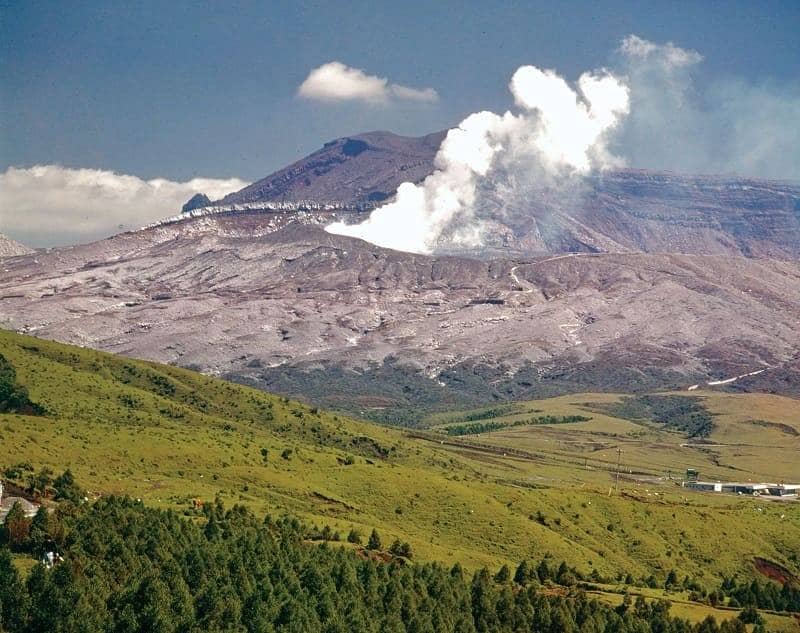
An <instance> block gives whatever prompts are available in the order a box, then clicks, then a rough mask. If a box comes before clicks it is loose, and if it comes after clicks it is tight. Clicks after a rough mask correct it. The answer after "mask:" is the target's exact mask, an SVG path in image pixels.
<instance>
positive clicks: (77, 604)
mask: <svg viewBox="0 0 800 633" xmlns="http://www.w3.org/2000/svg"><path fill="white" fill-rule="evenodd" d="M52 514H53V516H52V517H49V518H48V519H47V521H44V519H41V521H44V525H38V526H37V529H43V530H44V531H45V533H46V536H45V537H44V539H45V540H46V542H47V543H48V546H50V547H55V548H57V549H58V551H59V553H60V554H61V555H62V556H63V562H61V563H59V564H56V565H55V566H54V567H53V568H52V569H48V568H47V567H46V566H45V565H43V564H37V565H36V566H35V567H34V568H33V570H32V571H31V572H30V574H29V575H28V577H27V578H26V579H23V578H22V576H21V575H20V574H19V573H18V572H17V570H16V568H15V566H14V564H13V561H12V558H11V553H10V549H9V547H8V545H7V544H4V545H2V546H0V630H2V631H19V632H22V633H28V632H40V631H48V632H53V633H59V632H72V631H86V632H95V631H97V632H100V631H103V632H109V633H110V632H114V633H133V632H142V633H144V632H145V631H146V632H148V633H151V632H152V633H173V632H175V633H177V632H184V631H185V632H195V631H197V632H199V631H242V632H253V633H255V632H259V633H277V632H286V633H294V632H296V633H301V632H302V633H314V632H323V633H345V632H348V633H349V632H360V631H364V632H374V633H378V632H388V633H412V632H413V633H449V632H452V633H489V632H498V633H515V632H522V631H537V632H541V633H577V632H579V631H580V632H581V633H606V632H608V633H612V632H614V633H627V632H636V633H646V632H649V631H657V632H659V633H742V632H744V631H745V625H744V622H742V621H741V620H738V619H733V620H729V621H726V622H723V623H722V624H718V623H717V622H716V621H715V620H714V619H713V618H708V619H706V620H705V621H703V622H701V623H698V624H691V623H689V622H688V621H686V620H683V619H679V618H675V617H672V616H670V614H669V603H668V602H665V601H645V600H644V599H643V598H641V597H639V598H637V600H636V601H633V600H631V599H630V597H627V598H626V600H625V601H624V602H623V603H622V604H621V605H620V606H618V607H616V608H615V607H611V606H609V605H607V604H605V603H602V602H600V601H598V600H596V599H593V598H591V597H589V596H588V595H587V594H586V593H585V592H583V591H582V590H580V589H579V588H577V587H571V588H568V587H559V586H556V585H552V584H550V583H549V582H547V584H545V585H543V584H541V581H542V580H544V581H545V582H546V581H547V579H548V578H553V577H556V578H557V577H559V576H562V577H565V576H566V575H567V574H569V571H570V570H569V568H567V567H566V566H565V565H562V566H560V567H558V568H555V566H554V565H549V564H547V563H544V564H542V563H540V564H539V566H538V567H537V568H532V566H529V565H528V563H521V564H520V565H519V566H518V567H517V569H516V571H515V572H514V573H512V572H511V570H510V569H509V568H508V567H502V568H501V569H500V570H499V571H497V572H496V573H494V574H492V573H490V572H489V570H487V569H481V570H478V571H477V572H475V573H474V574H472V575H469V574H467V573H466V572H465V571H464V570H463V569H462V568H461V566H460V565H458V564H456V565H453V566H452V567H449V568H448V567H446V566H444V565H441V564H439V563H424V564H422V563H411V562H409V561H408V560H407V559H404V558H391V557H390V560H391V562H386V560H387V559H386V558H381V557H378V556H373V555H370V553H369V552H368V551H366V550H364V549H361V548H353V547H348V546H345V545H340V544H335V545H332V544H330V543H329V542H327V541H326V542H323V543H322V544H313V545H312V544H309V543H308V542H307V541H306V540H305V537H306V536H307V534H308V528H306V527H305V526H303V525H302V524H301V523H300V522H299V521H298V520H297V519H293V518H289V517H280V518H273V517H271V516H267V517H265V518H264V519H258V518H257V517H256V516H254V515H253V514H252V513H251V512H250V511H248V510H247V509H246V508H244V507H242V506H234V507H232V508H230V509H227V510H226V509H225V508H224V507H223V506H222V504H221V503H219V502H216V503H213V504H208V505H207V506H205V507H204V509H203V515H204V516H203V517H202V519H200V518H199V517H195V518H190V519H187V518H184V517H181V516H180V515H178V514H177V513H176V512H174V511H162V510H157V509H153V508H147V507H145V506H144V505H143V504H142V503H141V502H138V501H134V500H132V499H129V498H122V497H108V498H103V499H100V500H98V501H97V502H95V503H94V504H87V503H84V504H79V505H76V504H71V503H69V502H65V503H62V504H59V506H58V507H57V509H56V511H55V512H54V513H52ZM37 516H38V515H37ZM50 520H52V521H53V524H52V525H51V524H50ZM54 526H56V527H57V528H58V530H57V532H58V533H57V534H50V533H49V530H51V529H52V528H53V527H54ZM48 539H49V540H48ZM348 540H350V539H348ZM353 540H355V539H353ZM369 540H370V542H369V544H368V546H370V547H374V548H379V547H380V546H381V543H380V538H379V537H378V535H377V532H375V531H373V534H371V535H370V539H369ZM40 541H41V539H39V541H37V543H39V546H40V547H41V543H40ZM28 547H33V543H30V544H29V545H28ZM757 626H758V627H760V626H761V625H757Z"/></svg>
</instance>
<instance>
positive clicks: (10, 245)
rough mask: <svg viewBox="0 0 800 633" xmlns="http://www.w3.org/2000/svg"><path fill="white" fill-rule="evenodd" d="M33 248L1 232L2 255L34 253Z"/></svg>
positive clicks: (0, 253)
mask: <svg viewBox="0 0 800 633" xmlns="http://www.w3.org/2000/svg"><path fill="white" fill-rule="evenodd" d="M32 252H33V249H32V248H28V247H27V246H25V245H24V244H20V243H19V242H17V241H16V240H12V239H11V238H10V237H7V236H5V235H3V234H2V233H0V257H14V256H15V255H27V254H28V253H32Z"/></svg>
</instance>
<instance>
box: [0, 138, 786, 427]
mask: <svg viewBox="0 0 800 633" xmlns="http://www.w3.org/2000/svg"><path fill="white" fill-rule="evenodd" d="M441 138H442V133H437V134H432V135H428V136H425V137H421V138H405V137H400V136H396V135H393V134H389V133H386V132H373V133H368V134H362V135H356V136H351V137H346V138H341V139H337V140H335V141H331V142H330V143H326V144H325V145H324V146H323V147H322V148H321V149H320V150H319V151H317V152H315V153H313V154H311V155H310V156H308V157H307V158H305V159H302V160H300V161H298V162H296V163H294V164H293V165H290V166H289V167H287V168H285V169H282V170H280V171H278V172H276V173H275V174H272V175H271V176H268V177H267V178H265V179H263V180H260V181H258V182H256V183H254V184H252V185H250V186H248V187H246V188H245V189H243V190H241V191H239V192H237V193H234V194H231V195H229V196H227V197H225V198H223V199H221V200H217V201H214V202H211V203H210V204H206V205H205V206H201V207H198V208H190V209H187V212H186V213H181V214H178V215H176V216H175V217H173V218H168V219H166V220H165V221H163V222H160V223H157V224H155V225H152V226H149V227H146V228H143V229H141V230H138V231H132V232H127V233H122V234H120V235H117V236H114V237H111V238H109V239H105V240H101V241H99V242H94V243H92V244H85V245H78V246H71V247H66V248H58V249H50V250H48V251H40V252H37V253H35V254H27V255H22V256H16V257H13V258H3V259H2V260H0V325H2V326H3V327H8V328H11V329H15V330H19V331H23V332H28V333H33V334H35V335H37V336H42V337H45V338H52V339H57V340H60V341H65V342H70V343H78V344H81V345H85V346H89V347H94V348H99V349H103V350H107V351H112V352H117V353H122V354H126V355H129V356H133V357H137V358H145V359H152V360H158V361H166V362H169V363H174V364H178V365H182V366H187V367H192V368H195V369H199V370H202V371H205V372H208V373H212V374H215V375H221V376H225V377H228V378H231V379H233V380H237V381H240V382H245V383H247V384H251V385H254V386H257V387H260V388H263V389H268V390H271V391H277V392H280V393H284V394H287V395H291V396H296V397H301V398H304V399H306V400H308V401H312V402H314V403H317V404H321V405H325V406H328V407H333V408H338V409H342V410H348V411H351V412H355V413H358V414H361V415H366V416H371V417H374V418H378V419H384V420H389V421H393V422H403V423H413V414H412V413H411V411H412V409H414V410H423V409H426V408H429V409H436V408H443V407H452V406H465V405H477V404H482V403H487V402H494V401H498V400H506V399H523V398H525V399H527V398H536V397H541V396H549V395H555V394H560V393H569V392H578V391H619V392H637V391H652V390H658V389H682V390H686V389H691V388H695V387H697V386H703V387H705V388H714V389H729V390H732V389H733V390H756V391H773V392H779V393H785V394H790V395H800V188H799V187H798V186H797V185H795V184H792V183H784V182H770V181H760V180H754V179H746V178H735V177H727V176H725V177H722V176H686V175H679V174H672V173H657V172H649V171H642V170H631V169H628V170H617V171H611V172H604V173H602V174H599V175H595V176H592V177H589V178H587V179H586V180H585V182H584V187H583V188H582V190H581V191H580V195H578V196H575V197H574V198H572V199H571V200H570V203H569V204H564V203H563V201H561V200H559V199H555V198H552V199H550V198H548V197H547V196H546V195H544V196H542V197H539V198H535V199H531V200H530V201H529V204H528V206H527V208H526V209H523V211H524V212H523V213H516V214H515V215H514V216H513V218H514V219H513V220H509V219H508V217H507V216H504V215H503V214H502V213H495V212H494V211H493V212H492V213H493V215H492V214H490V217H491V220H492V222H493V223H494V224H493V226H494V229H495V230H493V231H492V236H491V240H490V241H489V242H488V243H487V245H486V247H485V248H483V249H481V250H480V251H463V252H449V253H448V252H442V253H436V254H434V255H415V254H410V253H403V252H399V251H393V250H389V249H384V248H380V247H378V246H374V245H372V244H369V243H367V242H364V241H361V240H358V239H353V238H348V237H343V236H338V235H331V234H328V233H326V232H325V231H324V230H323V227H324V226H326V225H327V224H328V223H330V222H332V221H335V220H343V221H345V222H358V221H361V220H363V219H364V218H365V217H366V214H368V213H369V212H370V211H371V210H372V209H374V208H376V207H377V206H379V205H380V204H382V203H383V202H385V201H386V200H390V199H391V198H392V197H393V196H394V193H395V191H396V189H397V187H398V186H399V184H400V183H402V182H406V181H410V182H420V181H421V180H423V179H424V178H425V177H426V176H427V175H428V174H430V173H431V172H432V171H433V169H434V162H433V161H434V156H435V154H436V150H437V147H438V145H439V142H440V141H441Z"/></svg>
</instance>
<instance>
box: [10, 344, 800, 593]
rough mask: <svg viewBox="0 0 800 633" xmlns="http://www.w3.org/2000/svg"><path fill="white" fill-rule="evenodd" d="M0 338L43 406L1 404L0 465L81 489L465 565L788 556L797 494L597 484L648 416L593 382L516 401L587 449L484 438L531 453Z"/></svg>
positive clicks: (660, 568)
mask: <svg viewBox="0 0 800 633" xmlns="http://www.w3.org/2000/svg"><path fill="white" fill-rule="evenodd" d="M0 353H2V354H3V355H4V356H5V357H6V359H7V360H9V361H10V362H11V363H12V365H13V366H14V368H15V369H16V372H17V379H18V382H19V383H20V384H22V385H24V386H26V387H27V388H28V390H29V392H30V397H31V399H32V400H33V401H34V402H37V403H39V404H41V405H43V406H45V407H46V408H47V410H48V411H49V414H48V415H46V416H39V417H34V416H22V415H17V414H0V467H3V468H5V467H7V466H10V465H14V464H16V463H18V462H23V461H29V462H31V463H32V464H33V466H34V467H35V468H37V469H38V468H40V467H41V466H44V465H47V466H50V467H52V468H53V469H54V470H56V471H59V472H60V471H61V470H63V469H64V468H67V467H69V468H71V469H72V470H73V472H74V473H75V475H76V478H77V480H78V481H79V482H80V483H82V484H83V485H84V486H86V487H87V488H88V489H89V490H90V491H91V492H92V494H94V495H103V494H111V493H126V494H130V495H132V496H135V497H141V498H142V499H144V500H145V501H146V502H147V503H150V504H154V505H158V506H163V507H173V508H178V509H183V508H187V509H188V508H189V507H190V506H191V503H192V500H193V499H201V500H205V501H209V500H212V499H214V497H215V496H220V497H221V498H222V499H223V501H225V503H226V504H231V503H234V502H241V503H245V504H247V505H249V506H250V507H252V508H253V509H254V510H255V511H257V512H271V513H273V514H278V513H283V512H288V513H291V514H294V515H297V516H299V517H300V518H302V519H304V520H305V521H306V522H308V523H312V524H313V523H316V524H318V525H320V526H323V525H325V524H328V525H330V526H331V527H332V528H333V529H335V530H339V531H341V532H342V534H343V535H345V534H346V533H347V532H348V531H349V530H350V529H351V528H352V527H355V528H356V529H358V530H360V531H361V532H362V533H363V534H367V533H368V532H369V531H370V530H371V529H372V528H373V527H374V528H377V530H378V531H379V533H380V534H381V536H382V537H383V540H384V542H385V543H389V542H391V540H393V539H394V538H399V539H400V540H401V541H408V542H410V543H411V546H412V549H413V552H414V557H415V558H417V559H436V560H441V561H445V562H448V563H451V562H455V561H460V562H461V563H462V564H465V565H467V566H469V567H475V566H478V565H489V566H492V567H495V568H496V567H498V566H499V565H500V564H502V563H505V562H508V563H516V562H517V561H519V560H521V559H523V558H530V559H534V560H537V559H539V558H541V557H542V556H544V555H545V554H546V553H550V554H552V556H553V557H554V558H555V559H556V560H562V559H563V560H566V561H567V562H568V563H570V564H571V565H574V566H575V567H577V568H578V569H580V570H581V571H583V572H585V573H589V572H591V570H592V569H597V570H598V571H599V572H600V573H601V574H603V575H606V576H608V577H614V576H616V575H618V574H625V573H631V574H632V575H633V576H635V577H644V576H647V575H650V574H654V575H655V576H656V577H657V578H663V577H664V576H665V575H666V573H667V572H668V571H669V570H670V569H673V568H674V569H676V570H677V571H678V572H679V573H680V574H681V576H682V575H684V574H688V575H690V576H694V577H696V578H697V579H698V580H699V581H700V582H702V583H707V584H708V586H709V587H711V586H715V585H716V584H717V583H718V581H719V579H720V578H721V577H722V575H724V574H728V575H731V574H733V573H739V574H740V575H741V574H745V575H747V574H751V573H753V572H752V566H751V564H750V561H751V559H752V557H753V556H762V557H764V558H768V559H771V560H774V561H776V562H779V563H781V564H783V565H785V566H787V567H788V568H789V569H791V570H793V571H794V572H795V573H797V572H799V571H800V569H798V565H797V563H796V561H795V560H794V559H791V558H790V557H789V555H790V554H791V553H792V552H798V551H800V504H797V503H792V504H770V503H758V504H756V503H754V500H752V499H737V498H732V497H713V496H708V495H699V494H687V493H686V492H685V491H684V490H682V489H681V488H679V487H677V486H676V485H675V484H674V483H664V484H662V485H660V486H648V487H646V486H642V485H641V484H640V483H636V482H633V481H627V480H624V481H622V482H621V484H620V487H619V488H620V489H619V491H618V492H614V491H610V487H611V486H612V485H613V481H614V477H613V473H611V472H609V470H607V469H606V470H604V469H603V468H601V467H600V466H601V465H602V464H606V466H607V465H608V464H613V463H614V460H616V457H617V455H616V451H615V450H614V445H615V442H617V441H618V440H619V439H624V438H627V439H628V440H631V441H634V440H638V439H641V437H644V436H637V434H639V433H640V432H643V433H645V434H647V433H651V432H653V433H655V432H657V431H652V430H650V429H648V428H646V425H645V426H642V425H641V424H635V423H631V422H630V421H627V420H621V419H615V418H612V417H609V416H605V415H603V414H596V413H588V414H587V413H586V410H587V407H585V406H583V404H582V403H586V402H590V401H594V402H596V401H598V400H597V398H601V396H596V395H594V394H588V395H586V394H584V395H582V396H580V397H578V398H573V399H572V401H570V400H568V399H555V400H553V401H544V402H542V403H529V404H528V405H525V406H530V407H531V408H537V409H541V410H544V411H545V412H546V413H552V414H553V415H556V414H557V415H569V414H586V415H590V416H592V420H591V421H590V422H581V423H578V426H577V427H576V429H584V431H583V432H588V433H591V434H600V435H599V436H598V437H600V438H601V439H602V441H603V442H605V443H604V444H603V446H604V448H603V449H602V450H601V451H600V453H601V454H604V455H605V457H603V458H602V459H603V461H596V462H592V461H591V460H589V459H588V457H587V456H588V452H587V451H588V449H586V450H584V449H583V448H575V446H572V447H571V445H570V444H569V442H566V443H563V445H561V444H557V443H558V442H559V441H562V440H560V439H559V438H558V437H557V436H555V435H552V434H553V433H565V432H568V429H567V427H569V426H570V425H563V424H562V425H554V426H553V427H552V428H549V427H548V428H544V427H541V428H540V427H538V426H537V427H514V428H512V429H507V430H505V431H502V432H500V433H497V434H492V435H493V436H495V437H494V439H492V440H491V441H493V442H496V443H498V445H502V443H503V442H507V443H509V446H511V445H513V446H514V447H518V448H519V447H523V448H525V447H526V446H527V444H530V449H531V451H530V452H531V456H529V457H524V456H523V457H520V456H512V455H511V454H507V455H505V456H504V455H503V450H502V448H501V449H499V450H497V451H496V452H491V451H484V450H479V449H476V448H475V447H472V448H470V447H467V446H459V445H457V446H449V445H445V444H440V443H439V442H436V441H430V440H424V439H413V438H410V437H408V436H407V435H405V434H404V432H403V431H401V430H395V429H390V428H386V427H381V426H376V425H372V424H366V423H362V422H358V421H355V420H352V419H347V418H344V417H342V416H336V415H333V414H329V413H326V412H322V411H316V410H314V409H311V408H309V407H307V406H304V405H300V404H298V403H295V402H289V401H286V400H283V399H281V398H279V397H277V396H272V395H268V394H265V393H262V392H259V391H256V390H253V389H249V388H246V387H242V386H239V385H235V384H231V383H227V382H224V381H221V380H217V379H213V378H209V377H206V376H203V375H200V374H197V373H194V372H191V371H187V370H183V369H179V368H175V367H169V366H163V365H156V364H152V363H146V362H140V361H133V360H130V359H126V358H120V357H115V356H112V355H109V354H104V353H100V352H96V351H91V350H86V349H82V348H76V347H70V346H66V345H61V344H57V343H53V342H49V341H43V340H38V339H34V338H30V337H26V336H21V335H17V334H13V333H8V332H0ZM604 397H608V396H604ZM720 398H722V396H720ZM719 406H720V407H721V406H722V404H720V405H719ZM740 408H741V407H737V406H733V407H732V409H733V410H740ZM730 415H734V414H733V413H731V414H730ZM598 424H599V425H601V426H600V427H598V426H597V425H598ZM592 425H595V426H592ZM587 429H588V431H587ZM573 432H578V430H575V431H573ZM548 433H549V434H551V435H547V434H548ZM541 434H543V435H541ZM673 436H674V437H673ZM481 438H482V439H485V438H484V436H481ZM567 439H570V440H571V439H574V438H567ZM584 439H586V438H584ZM589 439H591V441H599V440H597V438H595V437H592V438H589ZM662 439H663V438H662ZM679 440H680V438H679V436H677V435H676V434H669V437H668V440H664V441H662V442H655V441H654V442H652V443H651V445H650V446H647V447H643V448H642V449H641V451H642V452H641V455H640V456H639V457H637V460H641V461H642V463H643V464H644V466H646V465H647V464H648V463H649V464H651V466H652V467H651V468H650V470H652V471H656V472H661V471H662V470H663V469H664V467H665V466H667V465H669V466H670V467H672V468H673V469H678V467H679V465H682V467H685V466H686V464H685V463H684V462H685V460H683V461H682V460H681V459H679V458H678V457H676V454H675V452H674V451H675V450H677V449H675V446H676V445H678V444H680V441H679ZM660 444H664V445H665V447H666V448H665V449H664V453H663V455H662V454H661V453H660V452H659V450H658V446H659V445H660ZM544 445H550V446H551V447H552V446H554V445H555V446H556V448H555V449H553V450H549V452H545V451H544V449H542V450H540V449H541V447H542V446H544ZM674 445H675V446H674ZM624 450H625V451H627V450H628V449H627V448H626V449H624ZM631 450H632V449H631ZM690 450H694V449H690ZM650 451H654V452H653V453H652V455H650V456H649V457H648V455H649V452H650ZM264 452H266V457H265V456H264ZM595 452H596V451H595ZM539 453H541V458H540V457H537V454H539ZM561 454H563V456H559V455H561ZM595 457H597V456H595ZM767 457H768V455H765V456H764V459H767ZM599 459H600V458H599V457H597V460H599ZM626 459H627V458H626V456H625V453H623V462H624V463H625V464H627V461H626ZM645 462H647V463H645ZM662 462H663V463H662ZM593 463H594V465H595V467H593V466H592V464H593ZM637 463H638V462H637ZM692 463H694V462H692ZM644 466H643V467H642V470H645V468H644ZM655 491H658V493H659V494H657V495H656V494H654V492H655Z"/></svg>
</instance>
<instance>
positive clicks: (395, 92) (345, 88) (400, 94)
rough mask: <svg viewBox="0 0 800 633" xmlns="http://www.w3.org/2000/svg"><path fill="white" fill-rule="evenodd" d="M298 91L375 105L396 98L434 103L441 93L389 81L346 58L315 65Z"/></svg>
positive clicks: (319, 98) (313, 97) (303, 94)
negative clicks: (345, 61)
mask: <svg viewBox="0 0 800 633" xmlns="http://www.w3.org/2000/svg"><path fill="white" fill-rule="evenodd" d="M297 94H298V95H299V96H301V97H303V98H305V99H311V100H315V101H328V102H336V101H362V102H364V103H369V104H373V105H380V104H385V103H388V102H390V101H392V100H402V101H420V102H427V103H433V102H436V101H438V100H439V95H438V94H437V93H436V91H435V90H434V89H433V88H421V89H419V88H410V87H408V86H402V85H400V84H392V83H389V80H388V79H386V78H385V77H376V76H374V75H368V74H367V73H365V72H364V71H363V70H360V69H359V68H351V67H350V66H347V65H345V64H343V63H342V62H336V61H334V62H328V63H327V64H323V65H322V66H320V67H318V68H314V69H313V70H312V71H311V72H310V73H308V77H306V79H305V81H303V83H302V84H300V87H299V88H298V89H297Z"/></svg>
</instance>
